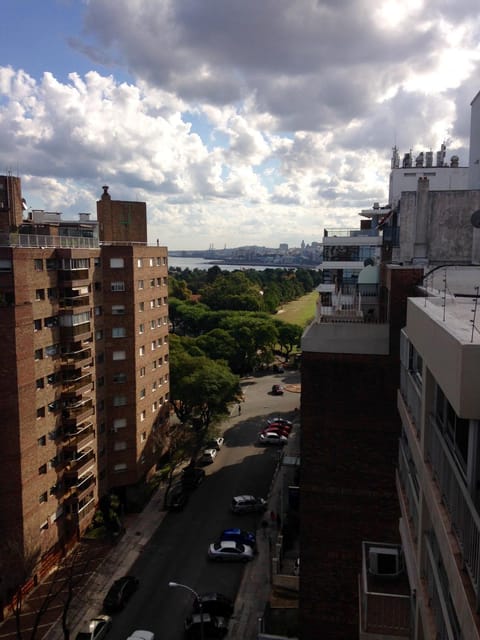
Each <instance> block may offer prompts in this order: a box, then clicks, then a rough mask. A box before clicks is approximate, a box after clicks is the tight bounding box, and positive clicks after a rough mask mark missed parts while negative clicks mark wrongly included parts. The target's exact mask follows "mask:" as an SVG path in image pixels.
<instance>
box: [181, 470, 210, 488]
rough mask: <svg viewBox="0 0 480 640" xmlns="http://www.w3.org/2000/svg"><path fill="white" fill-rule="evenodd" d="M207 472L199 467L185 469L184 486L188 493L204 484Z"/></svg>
mask: <svg viewBox="0 0 480 640" xmlns="http://www.w3.org/2000/svg"><path fill="white" fill-rule="evenodd" d="M204 478H205V471H204V470H203V469H200V468H199V467H192V466H188V467H185V469H184V470H183V473H182V486H183V488H184V489H185V490H186V491H192V490H193V489H195V488H196V487H198V485H199V484H200V483H201V482H203V479H204Z"/></svg>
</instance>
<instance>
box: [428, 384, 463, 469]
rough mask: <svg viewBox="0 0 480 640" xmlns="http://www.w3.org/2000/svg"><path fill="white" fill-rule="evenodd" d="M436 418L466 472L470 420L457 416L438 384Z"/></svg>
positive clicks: (450, 447) (449, 445) (451, 449)
mask: <svg viewBox="0 0 480 640" xmlns="http://www.w3.org/2000/svg"><path fill="white" fill-rule="evenodd" d="M435 419H436V421H437V423H438V425H439V426H440V428H441V430H442V432H443V435H444V438H445V441H446V442H447V444H448V447H449V449H450V451H452V453H453V454H454V456H455V458H456V460H457V462H458V463H459V465H460V468H461V469H462V470H463V471H464V472H466V469H467V462H468V449H469V436H470V421H469V420H466V419H465V418H459V417H458V416H457V414H456V413H455V410H454V408H453V407H452V405H451V404H450V402H449V401H448V399H447V398H446V396H445V395H444V393H443V391H442V390H441V388H440V387H439V386H438V385H436V395H435ZM470 446H471V445H470Z"/></svg>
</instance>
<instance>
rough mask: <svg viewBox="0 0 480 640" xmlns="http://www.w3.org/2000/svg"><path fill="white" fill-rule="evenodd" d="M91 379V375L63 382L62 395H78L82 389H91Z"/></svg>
mask: <svg viewBox="0 0 480 640" xmlns="http://www.w3.org/2000/svg"><path fill="white" fill-rule="evenodd" d="M92 383H93V377H92V374H91V373H88V374H85V375H83V376H78V377H77V378H75V379H71V380H64V382H63V386H62V393H64V394H71V393H76V392H77V393H78V392H80V391H81V390H82V389H85V390H86V389H87V388H90V389H91V388H92Z"/></svg>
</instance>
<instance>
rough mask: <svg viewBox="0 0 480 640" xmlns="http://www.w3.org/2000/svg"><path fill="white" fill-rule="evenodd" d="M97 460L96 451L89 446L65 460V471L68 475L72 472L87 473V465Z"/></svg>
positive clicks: (77, 473)
mask: <svg viewBox="0 0 480 640" xmlns="http://www.w3.org/2000/svg"><path fill="white" fill-rule="evenodd" d="M93 460H95V453H94V451H93V449H90V448H87V449H83V450H82V451H79V452H78V453H77V454H76V455H75V457H73V458H71V459H70V460H68V459H67V460H65V463H66V464H65V471H64V473H65V474H66V475H69V476H71V475H72V474H76V475H77V476H78V475H81V474H82V473H83V474H85V472H86V470H87V466H88V465H89V464H91V462H92V461H93Z"/></svg>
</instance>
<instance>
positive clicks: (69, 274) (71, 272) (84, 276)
mask: <svg viewBox="0 0 480 640" xmlns="http://www.w3.org/2000/svg"><path fill="white" fill-rule="evenodd" d="M58 277H59V280H60V281H61V282H62V283H64V284H68V283H74V282H75V283H77V284H78V283H79V282H82V281H85V283H88V282H89V280H90V275H89V272H88V269H87V268H84V269H62V270H59V271H58Z"/></svg>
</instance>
